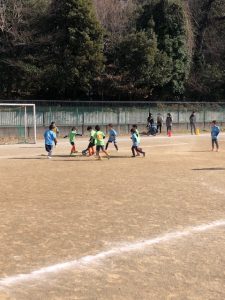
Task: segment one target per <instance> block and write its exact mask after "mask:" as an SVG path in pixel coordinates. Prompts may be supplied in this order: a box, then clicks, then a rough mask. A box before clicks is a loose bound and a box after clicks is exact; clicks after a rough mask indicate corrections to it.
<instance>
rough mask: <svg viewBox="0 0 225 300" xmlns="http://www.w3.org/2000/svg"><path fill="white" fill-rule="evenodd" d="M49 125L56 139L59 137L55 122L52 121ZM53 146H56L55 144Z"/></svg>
mask: <svg viewBox="0 0 225 300" xmlns="http://www.w3.org/2000/svg"><path fill="white" fill-rule="evenodd" d="M50 125H52V126H53V129H52V130H53V132H54V133H55V135H56V138H58V137H59V128H58V127H57V126H56V124H55V121H52V122H51V124H50ZM55 145H56V144H55Z"/></svg>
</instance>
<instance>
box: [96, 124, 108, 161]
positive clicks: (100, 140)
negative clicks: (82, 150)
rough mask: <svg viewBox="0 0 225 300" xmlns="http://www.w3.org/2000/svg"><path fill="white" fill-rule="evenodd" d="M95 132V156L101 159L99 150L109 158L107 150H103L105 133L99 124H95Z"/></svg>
mask: <svg viewBox="0 0 225 300" xmlns="http://www.w3.org/2000/svg"><path fill="white" fill-rule="evenodd" d="M95 130H96V132H95V134H94V139H95V140H96V156H97V158H98V159H101V156H100V151H102V152H104V153H105V155H106V156H107V158H108V159H109V158H110V157H109V155H108V153H107V151H106V150H105V141H104V138H105V134H104V133H103V132H102V131H101V130H100V126H99V125H96V126H95Z"/></svg>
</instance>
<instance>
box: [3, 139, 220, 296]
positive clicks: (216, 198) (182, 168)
mask: <svg viewBox="0 0 225 300" xmlns="http://www.w3.org/2000/svg"><path fill="white" fill-rule="evenodd" d="M86 144H87V141H86V140H85V139H82V138H80V139H78V144H77V147H78V150H80V151H81V150H83V148H84V147H85V146H86ZM118 145H119V148H120V150H119V152H118V153H117V152H116V151H115V150H114V149H113V147H112V146H111V148H110V154H111V159H110V160H107V159H103V160H102V161H96V160H95V158H88V157H82V156H81V155H80V154H79V153H78V154H77V156H76V157H69V156H68V153H69V151H70V145H69V144H68V143H67V142H66V141H65V140H64V141H61V142H60V143H59V145H58V146H57V147H56V148H55V150H54V157H53V158H52V160H48V159H46V156H45V152H44V148H43V145H42V143H41V142H40V143H38V144H37V145H8V146H0V170H1V172H0V203H1V206H0V299H1V300H2V299H16V300H59V299H68V300H73V299H82V300H87V299H88V300H94V299H98V300H103V299H104V300H112V299H113V300H122V299H129V300H131V299H132V300H133V299H135V300H144V299H146V300H149V299H150V300H151V299H153V300H154V299H157V300H158V299H159V300H161V299H162V300H163V299H181V300H186V299H188V300H189V299H191V300H193V299H196V300H200V299H202V300H206V299H210V300H211V299H221V300H224V299H225V268H224V266H225V181H224V178H225V177H224V175H225V135H221V139H220V146H221V151H220V152H219V153H216V152H214V153H212V152H211V151H210V147H211V144H210V137H209V135H204V136H173V137H172V138H168V137H145V138H142V147H143V149H144V150H145V151H146V153H147V155H146V158H142V157H140V158H131V157H130V156H131V151H130V140H129V138H128V137H127V138H125V137H123V138H120V139H119V140H118ZM22 274H23V275H22Z"/></svg>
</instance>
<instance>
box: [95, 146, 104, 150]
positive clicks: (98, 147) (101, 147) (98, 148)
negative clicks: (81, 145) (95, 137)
mask: <svg viewBox="0 0 225 300" xmlns="http://www.w3.org/2000/svg"><path fill="white" fill-rule="evenodd" d="M96 150H97V151H100V150H102V151H104V146H102V145H97V146H96Z"/></svg>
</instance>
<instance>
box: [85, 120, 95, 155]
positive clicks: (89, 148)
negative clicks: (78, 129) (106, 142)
mask: <svg viewBox="0 0 225 300" xmlns="http://www.w3.org/2000/svg"><path fill="white" fill-rule="evenodd" d="M87 131H89V137H90V138H89V144H88V146H87V148H86V149H84V150H83V151H82V154H83V155H87V152H88V154H89V156H92V155H94V154H95V149H94V147H95V145H96V140H95V137H94V135H95V132H96V131H95V130H94V129H92V127H91V126H88V127H87Z"/></svg>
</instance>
